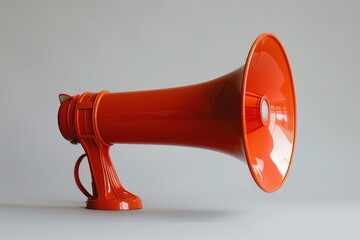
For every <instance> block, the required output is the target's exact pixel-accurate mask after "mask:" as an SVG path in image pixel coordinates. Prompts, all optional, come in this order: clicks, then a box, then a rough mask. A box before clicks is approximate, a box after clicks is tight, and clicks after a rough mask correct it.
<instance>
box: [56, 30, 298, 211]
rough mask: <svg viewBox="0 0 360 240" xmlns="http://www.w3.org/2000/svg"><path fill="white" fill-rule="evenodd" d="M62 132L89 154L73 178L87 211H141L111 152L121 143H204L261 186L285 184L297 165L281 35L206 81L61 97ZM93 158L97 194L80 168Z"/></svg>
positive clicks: (262, 39)
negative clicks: (237, 162) (243, 164)
mask: <svg viewBox="0 0 360 240" xmlns="http://www.w3.org/2000/svg"><path fill="white" fill-rule="evenodd" d="M60 102H61V106H60V108H59V113H58V123H59V128H60V131H61V134H62V135H63V137H64V138H65V139H67V140H69V141H70V142H71V143H80V144H81V145H82V146H83V148H84V150H85V153H86V154H84V155H82V156H81V157H80V158H79V159H78V161H77V163H76V165H75V180H76V183H77V185H78V187H79V188H80V190H81V191H82V192H83V193H84V194H85V195H86V196H87V197H88V199H87V205H86V207H87V208H92V209H139V208H142V203H141V199H140V198H139V197H137V196H135V195H133V194H131V193H130V192H128V191H126V190H125V189H124V188H123V187H122V185H121V184H120V181H119V179H118V176H117V174H116V171H115V168H114V167H113V164H112V162H111V159H110V156H109V148H110V146H111V145H112V144H115V143H141V144H171V145H181V146H190V147H199V148H206V149H210V150H215V151H220V152H223V153H226V154H229V155H232V156H234V157H236V158H239V159H245V158H246V161H247V164H248V166H249V169H250V171H251V174H252V176H253V178H254V180H255V182H256V183H257V184H258V186H259V187H260V188H261V189H263V190H264V191H267V192H273V191H276V190H277V189H279V188H280V187H281V186H282V184H283V183H284V181H285V178H286V175H287V173H288V170H289V168H290V165H291V161H292V156H293V149H294V144H295V128H296V106H295V93H294V84H293V78H292V75H291V70H290V65H289V62H288V59H287V56H286V53H285V50H284V48H283V47H282V45H281V43H280V42H279V40H278V39H277V38H276V37H275V36H274V35H272V34H268V33H265V34H262V35H260V36H259V37H258V38H257V39H256V41H255V42H254V43H253V45H252V47H251V49H250V52H249V55H248V57H247V60H246V63H245V65H244V66H242V67H240V68H239V69H237V70H235V71H233V72H231V73H229V74H227V75H225V76H222V77H220V78H217V79H215V80H211V81H208V82H205V83H201V84H196V85H191V86H185V87H178V88H170V89H160V90H150V91H140V92H124V93H110V92H107V91H102V92H99V93H90V92H85V93H83V94H81V95H76V96H72V97H71V96H69V95H66V94H60ZM85 156H87V158H88V161H89V165H90V170H91V176H92V180H93V181H92V190H93V191H92V192H93V193H92V194H90V193H88V192H87V191H86V190H85V188H84V187H83V186H82V184H81V182H80V180H79V176H78V169H79V165H80V162H81V160H82V159H83V158H84V157H85Z"/></svg>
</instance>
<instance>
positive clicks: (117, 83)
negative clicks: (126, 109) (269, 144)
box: [0, 0, 360, 239]
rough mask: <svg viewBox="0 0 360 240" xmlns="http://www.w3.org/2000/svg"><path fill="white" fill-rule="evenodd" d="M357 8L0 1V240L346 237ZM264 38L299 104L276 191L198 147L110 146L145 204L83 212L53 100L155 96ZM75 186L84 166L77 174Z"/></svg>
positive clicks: (354, 185) (359, 209) (355, 118)
mask: <svg viewBox="0 0 360 240" xmlns="http://www.w3.org/2000/svg"><path fill="white" fill-rule="evenodd" d="M359 11H360V5H359V3H358V2H356V1H196V0H193V1H4V0H0V81H1V85H0V86H1V87H0V111H1V120H0V123H1V124H0V132H1V138H0V237H1V238H2V239H17V238H24V237H29V236H32V237H35V236H36V237H37V238H38V239H42V238H49V237H51V238H52V239H63V238H64V237H75V236H76V238H77V239H91V238H92V237H93V238H95V237H96V238H99V237H101V238H107V237H113V238H124V237H130V238H131V239H136V238H138V239H144V238H154V239H161V238H164V239H165V238H166V239H241V238H247V239H260V238H264V237H266V238H269V239H275V238H277V239H279V238H280V239H284V238H291V239H304V238H305V237H306V238H311V239H319V238H323V239H324V238H325V237H326V238H327V239H339V238H340V237H341V238H345V239H359V237H360V230H359V225H360V217H359V216H360V188H359V177H358V171H359V168H360V159H359V155H358V150H359V147H360V144H359V143H360V141H359V134H360V127H359V122H360V111H359V104H358V103H357V102H358V92H359V87H360V84H359V80H358V74H359V73H358V72H359V71H358V70H359V63H360V54H359V53H360V51H359V48H358V45H359V42H360V32H359V28H358V25H359V23H360V15H359ZM262 32H272V33H274V34H276V35H277V36H278V37H279V39H280V40H281V41H282V43H283V45H284V47H285V49H286V51H287V54H288V57H289V59H290V62H291V66H292V71H293V76H294V80H295V85H296V95H297V105H298V106H297V107H298V119H297V120H298V122H297V124H298V131H297V145H296V151H295V156H294V161H293V166H292V170H291V172H290V174H289V177H288V181H287V182H286V184H285V185H284V187H283V188H282V189H281V190H280V191H278V192H276V193H273V194H267V193H264V192H262V191H261V190H260V189H258V188H257V186H256V185H255V183H254V182H253V180H252V178H251V176H250V173H249V172H248V169H247V166H246V165H245V164H244V163H242V162H240V161H238V160H237V159H234V158H232V157H230V156H227V155H224V154H221V153H216V152H212V151H207V150H201V149H193V148H183V147H171V146H151V145H115V146H113V147H112V150H111V157H112V160H113V162H114V164H115V166H116V168H117V170H118V174H119V176H120V179H121V181H122V183H123V185H124V186H125V187H126V188H127V189H128V190H130V191H131V192H133V193H135V194H137V195H139V196H140V197H141V198H142V200H143V203H144V209H143V210H140V211H130V212H118V211H115V212H111V211H110V212H109V211H91V210H86V209H84V208H83V206H84V200H85V197H84V196H83V195H82V194H81V193H80V192H79V191H78V189H77V187H76V185H75V184H74V180H73V175H72V174H73V165H74V163H75V160H76V158H77V157H78V156H79V155H80V154H82V152H83V150H82V149H81V147H80V146H73V145H71V144H69V143H68V142H66V141H65V140H64V139H63V138H62V136H61V135H60V133H59V130H58V127H57V110H58V107H59V101H58V94H59V93H61V92H64V93H68V94H77V93H82V92H84V91H93V92H98V91H100V90H104V89H107V90H110V91H112V92H119V91H132V90H145V89H156V88H166V87H174V86H182V85H189V84H194V83H199V82H204V81H207V80H210V79H213V78H215V77H218V76H221V75H223V74H225V73H228V72H230V71H232V70H234V69H236V68H238V67H239V66H241V65H243V64H244V62H245V59H246V56H247V53H248V50H249V48H250V46H251V44H252V42H253V41H254V40H255V38H256V37H257V36H258V35H259V34H261V33H262ZM81 174H82V179H83V181H84V182H86V183H87V184H86V185H87V186H89V181H90V179H89V174H88V170H87V166H85V165H84V166H83V167H82V169H81Z"/></svg>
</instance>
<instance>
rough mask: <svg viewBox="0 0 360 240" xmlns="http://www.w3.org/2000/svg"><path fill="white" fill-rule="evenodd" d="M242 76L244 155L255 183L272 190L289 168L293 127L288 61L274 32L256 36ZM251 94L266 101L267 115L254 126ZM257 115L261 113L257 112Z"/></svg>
mask: <svg viewBox="0 0 360 240" xmlns="http://www.w3.org/2000/svg"><path fill="white" fill-rule="evenodd" d="M243 79H244V80H243V85H242V92H241V94H242V96H244V97H245V101H243V103H242V106H241V107H242V112H243V116H244V117H243V122H242V125H243V129H244V132H245V134H244V148H245V154H246V159H247V162H248V166H249V168H250V171H251V174H252V176H253V178H254V180H255V182H256V183H257V184H258V186H259V187H260V188H261V189H263V190H264V191H267V192H273V191H276V190H277V189H279V188H280V187H281V186H282V184H283V183H284V180H285V178H286V175H287V173H288V170H289V168H290V165H291V160H292V156H293V150H294V144H295V130H296V105H295V90H294V84H293V78H292V74H291V70H290V65H289V61H288V59H287V56H286V53H285V50H284V48H283V47H282V45H281V43H280V41H279V40H278V39H277V38H276V37H275V36H274V35H271V34H263V35H261V36H260V37H258V38H257V39H256V41H255V42H254V44H253V46H252V47H251V49H250V52H249V55H248V58H247V61H246V64H245V68H244V78H243ZM254 94H256V95H257V96H258V98H261V97H263V98H264V97H265V98H266V99H267V103H268V119H267V121H266V122H265V123H264V122H263V123H262V124H259V126H260V127H259V128H257V129H254V128H253V125H254V122H253V121H249V117H250V116H253V113H252V112H253V102H254V100H253V98H254V97H253V95H254ZM259 102H261V101H260V100H259ZM258 107H259V108H260V107H261V104H260V103H259V104H258ZM258 112H259V111H258ZM259 115H261V114H259ZM259 118H260V119H261V116H257V119H259ZM258 122H259V121H258Z"/></svg>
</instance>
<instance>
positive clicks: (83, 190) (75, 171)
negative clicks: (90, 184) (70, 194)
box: [74, 153, 94, 197]
mask: <svg viewBox="0 0 360 240" xmlns="http://www.w3.org/2000/svg"><path fill="white" fill-rule="evenodd" d="M84 157H86V153H84V154H83V155H81V156H80V157H79V158H78V160H77V161H76V163H75V167H74V178H75V183H76V185H77V186H78V188H79V190H80V191H81V192H82V193H83V194H84V195H85V196H86V197H92V195H91V194H90V193H89V192H88V191H87V190H86V188H85V187H84V186H83V185H82V183H81V180H80V177H79V168H80V164H81V162H82V160H83V159H84ZM93 181H94V180H93Z"/></svg>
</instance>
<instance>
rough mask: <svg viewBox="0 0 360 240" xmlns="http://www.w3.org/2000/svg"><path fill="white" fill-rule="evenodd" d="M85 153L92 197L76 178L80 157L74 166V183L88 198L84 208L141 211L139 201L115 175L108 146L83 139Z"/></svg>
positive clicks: (93, 140) (93, 138)
mask: <svg viewBox="0 0 360 240" xmlns="http://www.w3.org/2000/svg"><path fill="white" fill-rule="evenodd" d="M80 142H81V145H82V146H83V147H84V149H85V151H86V156H87V157H88V161H89V166H90V170H91V177H92V189H93V195H90V194H89V193H88V192H87V191H86V190H85V188H84V187H83V186H82V184H81V182H80V180H79V177H78V168H79V165H80V162H81V160H82V158H83V157H84V156H85V155H82V156H81V157H80V158H79V160H78V162H77V164H76V165H75V181H76V183H77V185H78V187H79V189H80V191H81V192H83V193H84V195H85V196H87V197H88V199H87V201H86V208H89V209H102V210H131V209H141V208H142V202H141V199H140V198H139V197H138V196H136V195H134V194H132V193H130V192H128V191H127V190H125V189H124V188H123V187H122V185H121V183H120V180H119V178H118V176H117V174H116V170H115V168H114V166H113V164H112V161H111V159H110V155H109V148H110V146H104V145H102V144H101V143H99V142H98V141H97V139H96V138H95V137H93V136H89V137H88V138H85V139H84V137H83V140H81V141H80Z"/></svg>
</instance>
